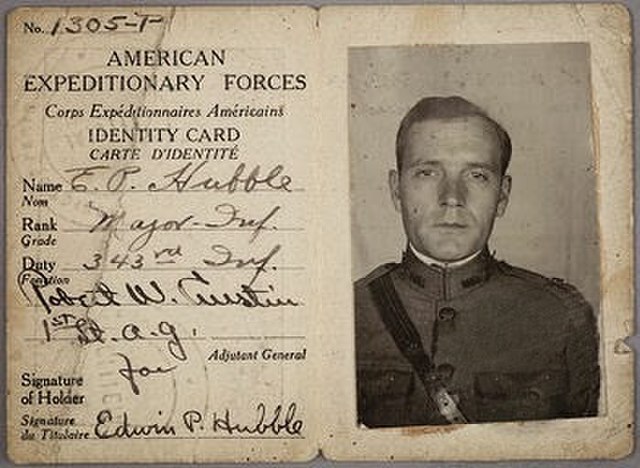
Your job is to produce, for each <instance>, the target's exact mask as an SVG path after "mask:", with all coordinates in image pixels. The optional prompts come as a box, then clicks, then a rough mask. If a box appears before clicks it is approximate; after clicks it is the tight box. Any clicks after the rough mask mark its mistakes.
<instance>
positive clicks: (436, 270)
mask: <svg viewBox="0 0 640 468" xmlns="http://www.w3.org/2000/svg"><path fill="white" fill-rule="evenodd" d="M492 263H493V257H491V254H490V253H489V251H488V249H487V248H486V247H485V248H484V249H483V250H482V251H481V252H480V253H479V254H478V255H476V256H475V257H473V258H472V259H471V260H469V261H468V262H466V263H464V264H463V265H459V266H455V267H450V266H449V267H443V266H439V265H428V264H426V263H424V262H422V261H421V260H420V259H419V258H418V257H417V256H416V254H415V253H414V252H413V250H412V249H411V248H410V247H407V249H406V251H405V253H404V256H403V258H402V265H403V267H404V271H405V272H406V274H407V277H408V278H409V280H410V281H411V282H412V283H413V284H415V285H416V286H418V287H420V288H422V289H423V290H424V291H425V293H427V294H428V295H430V296H434V297H436V298H440V299H445V300H448V299H451V298H454V297H456V296H459V295H461V294H464V293H465V292H467V291H469V290H471V289H473V288H475V287H476V286H478V285H480V284H482V283H484V282H485V281H487V279H488V278H489V274H490V267H491V265H492Z"/></svg>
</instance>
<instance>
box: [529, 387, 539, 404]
mask: <svg viewBox="0 0 640 468" xmlns="http://www.w3.org/2000/svg"><path fill="white" fill-rule="evenodd" d="M541 398H542V392H541V391H540V389H539V388H535V387H531V388H529V389H527V399H528V400H530V401H539V400H540V399H541Z"/></svg>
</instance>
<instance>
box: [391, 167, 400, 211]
mask: <svg viewBox="0 0 640 468" xmlns="http://www.w3.org/2000/svg"><path fill="white" fill-rule="evenodd" d="M389 192H390V193H391V200H392V201H393V206H395V208H396V211H402V203H401V200H400V174H398V171H396V170H395V169H391V170H390V171H389Z"/></svg>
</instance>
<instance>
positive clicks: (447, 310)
mask: <svg viewBox="0 0 640 468" xmlns="http://www.w3.org/2000/svg"><path fill="white" fill-rule="evenodd" d="M455 316H456V310H455V309H454V308H452V307H443V308H442V309H440V310H439V311H438V320H441V321H443V322H448V321H450V320H453V318H454V317H455Z"/></svg>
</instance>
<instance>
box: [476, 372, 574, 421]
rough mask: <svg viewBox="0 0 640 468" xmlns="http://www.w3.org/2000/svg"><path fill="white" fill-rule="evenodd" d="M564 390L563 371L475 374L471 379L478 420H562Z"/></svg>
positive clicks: (566, 390) (564, 378)
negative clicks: (472, 380)
mask: <svg viewBox="0 0 640 468" xmlns="http://www.w3.org/2000/svg"><path fill="white" fill-rule="evenodd" d="M568 388H569V384H568V379H567V375H566V373H565V372H564V371H558V370H543V371H540V372H509V373H505V372H483V373H478V374H476V375H475V376H474V396H475V403H476V408H477V413H478V420H480V421H487V422H488V421H518V420H530V419H551V418H558V417H562V414H563V411H564V407H565V400H566V394H567V392H568Z"/></svg>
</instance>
